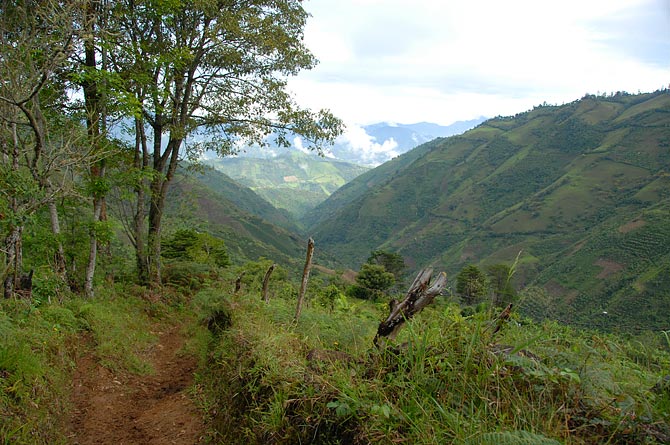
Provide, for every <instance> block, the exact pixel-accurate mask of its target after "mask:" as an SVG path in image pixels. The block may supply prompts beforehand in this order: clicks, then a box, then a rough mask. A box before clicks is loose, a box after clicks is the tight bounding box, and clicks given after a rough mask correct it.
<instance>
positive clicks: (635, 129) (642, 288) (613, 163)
mask: <svg viewBox="0 0 670 445" xmlns="http://www.w3.org/2000/svg"><path fill="white" fill-rule="evenodd" d="M669 147H670V95H669V94H668V93H667V92H657V93H652V94H640V95H629V94H617V95H614V96H611V97H595V96H587V97H584V98H583V99H581V100H579V101H576V102H573V103H570V104H567V105H563V106H542V107H537V108H535V109H534V110H532V111H529V112H526V113H522V114H519V115H516V116H514V117H505V118H502V117H501V118H496V119H491V120H489V121H487V122H485V123H483V124H481V125H480V126H479V127H477V128H475V129H473V130H471V131H469V132H466V133H465V134H463V135H462V136H456V137H451V138H447V139H438V140H435V141H433V142H430V143H428V144H425V145H423V146H421V147H419V148H418V150H419V153H421V155H420V156H418V157H416V158H415V159H414V160H413V162H411V163H406V164H404V165H398V168H395V169H393V168H391V169H389V168H388V166H383V167H381V168H383V169H385V170H384V175H380V176H378V177H376V178H377V179H376V182H375V181H373V184H372V186H371V187H369V188H368V189H367V191H366V193H365V194H361V193H356V194H353V195H351V200H350V201H348V202H345V203H343V200H342V199H341V198H342V196H343V195H341V194H340V193H339V192H338V193H336V194H334V195H333V196H332V197H331V198H330V199H329V200H328V201H327V202H326V203H324V204H323V205H322V206H321V207H320V211H321V213H322V214H324V215H333V216H331V217H329V218H328V219H326V220H311V221H316V222H317V223H315V224H313V225H312V226H311V227H310V228H311V231H312V233H314V237H315V240H317V242H319V243H321V244H322V245H324V246H326V248H328V249H330V250H331V251H332V252H333V253H334V254H335V256H337V257H338V258H340V259H342V260H344V261H347V262H348V263H349V264H352V265H356V264H360V263H361V262H362V261H363V260H365V258H367V256H368V255H369V253H370V251H371V250H374V249H377V248H383V249H387V250H391V251H396V252H399V253H400V254H402V255H403V256H404V257H405V259H406V261H407V262H408V263H409V264H410V266H412V267H415V268H418V267H421V266H423V265H425V264H427V263H433V264H436V265H437V267H440V268H445V269H446V270H447V271H448V272H450V273H451V274H452V275H455V273H456V272H457V271H458V270H460V269H461V268H462V267H463V266H464V265H466V264H469V263H475V264H479V265H486V264H491V263H499V262H506V263H512V262H513V261H514V259H515V258H516V255H517V254H518V253H519V252H520V251H521V252H522V253H521V256H520V268H519V274H518V275H517V279H518V281H519V283H518V284H519V285H527V284H538V285H540V286H541V287H543V288H544V289H545V291H546V292H548V293H549V294H550V296H551V297H552V299H551V310H552V311H551V312H552V314H553V315H554V316H555V317H556V318H559V319H564V320H566V321H571V322H573V323H586V324H589V325H591V324H592V323H594V322H595V323H597V324H598V325H603V326H609V327H612V326H620V327H621V328H622V329H636V328H637V327H639V326H640V325H643V324H645V323H649V324H651V325H653V326H655V327H662V328H667V327H668V326H670V320H668V318H667V315H666V314H667V313H668V311H667V306H668V305H670V302H669V301H670V298H667V297H668V295H670V283H669V282H668V281H669V280H668V278H667V277H668V272H670V269H669V266H668V265H669V264H670V263H669V261H670V242H669V241H670V217H668V216H670V215H669V212H668V206H669V205H670V187H669V182H670V179H669V177H668V172H669V171H670V152H669ZM408 156H410V155H408ZM375 171H377V170H373V171H372V172H369V173H367V174H366V176H367V177H368V178H375V176H374V175H375ZM381 176H385V179H384V180H381ZM363 178H364V177H363V176H362V177H361V178H360V180H362V179H363ZM360 180H359V181H360ZM356 186H357V187H359V188H360V187H361V184H360V182H358V183H357V184H356ZM353 187H354V186H353V185H352V186H350V188H353ZM346 191H347V189H343V191H342V194H344V193H345V192H346ZM344 201H346V200H344ZM546 309H547V308H541V310H538V311H537V315H538V316H544V315H546V314H545V312H546ZM603 312H606V313H607V317H602V316H601V317H597V320H596V321H594V318H593V317H595V315H594V314H603Z"/></svg>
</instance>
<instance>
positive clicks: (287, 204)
mask: <svg viewBox="0 0 670 445" xmlns="http://www.w3.org/2000/svg"><path fill="white" fill-rule="evenodd" d="M208 163H209V164H210V165H212V166H213V167H214V168H216V169H217V170H219V171H221V172H223V173H225V174H226V175H228V176H230V177H231V178H233V179H234V180H235V181H237V182H239V183H240V184H243V185H245V186H247V187H249V188H251V189H252V190H254V191H255V192H256V193H258V194H259V195H260V196H262V197H263V198H265V199H266V200H267V201H268V202H270V203H272V205H274V206H275V207H277V208H279V209H284V210H286V211H288V212H290V213H291V214H293V215H296V216H298V217H300V216H302V215H303V214H304V213H305V212H306V211H307V210H309V209H312V208H313V207H314V206H316V205H317V204H319V203H320V202H322V201H324V200H325V199H326V198H328V196H330V194H331V193H333V192H334V191H335V190H337V189H338V188H340V187H341V186H342V185H344V184H346V183H347V182H349V181H350V180H352V179H353V178H355V177H356V176H358V175H360V174H361V173H363V172H365V171H366V170H368V168H367V167H362V166H359V165H355V164H350V163H348V162H343V161H336V160H333V159H327V158H320V157H317V156H313V155H308V154H305V153H302V152H297V151H296V152H287V153H285V154H282V155H281V156H278V157H276V158H273V159H257V158H248V157H235V158H223V159H213V160H209V161H208Z"/></svg>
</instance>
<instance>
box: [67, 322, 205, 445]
mask: <svg viewBox="0 0 670 445" xmlns="http://www.w3.org/2000/svg"><path fill="white" fill-rule="evenodd" d="M158 335H159V340H158V343H157V344H156V345H155V346H154V347H153V348H152V351H150V352H149V355H148V357H147V360H148V361H149V362H150V363H151V364H152V366H153V369H154V370H155V373H154V374H151V375H141V376H138V375H132V374H125V373H118V374H115V373H113V372H112V371H110V370H109V369H107V368H104V367H102V366H100V364H99V363H98V362H97V360H96V359H95V357H94V356H92V355H90V354H89V355H86V356H84V357H82V358H81V359H80V360H79V361H78V363H77V371H76V372H75V376H74V387H73V396H72V401H73V405H74V412H73V415H72V418H71V422H70V433H69V439H70V443H72V444H77V445H87V444H102V445H105V444H109V445H112V444H113V445H131V444H142V445H168V444H170V445H172V444H177V445H194V444H198V443H202V442H203V441H204V436H205V425H204V423H203V420H202V416H201V415H200V414H199V413H198V410H197V409H196V407H195V406H194V405H193V402H192V401H191V400H190V399H189V396H188V394H187V390H188V388H189V386H191V385H192V383H193V372H194V371H195V368H196V360H195V358H194V357H192V356H190V355H187V354H179V350H180V349H181V347H182V344H183V342H184V339H183V337H182V335H181V334H180V331H179V327H171V328H169V329H166V331H165V332H158Z"/></svg>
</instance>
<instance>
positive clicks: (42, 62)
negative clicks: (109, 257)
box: [0, 0, 89, 296]
mask: <svg viewBox="0 0 670 445" xmlns="http://www.w3.org/2000/svg"><path fill="white" fill-rule="evenodd" d="M76 8H77V4H76V2H66V3H62V2H56V1H44V2H32V1H23V0H17V1H7V2H3V3H2V4H1V5H0V147H1V150H2V157H1V159H0V170H1V172H0V173H2V174H1V175H0V185H2V187H1V188H0V189H1V190H2V195H4V196H3V197H5V198H6V202H7V204H6V205H5V206H3V207H4V208H2V209H1V210H2V217H1V218H0V220H2V223H1V224H2V229H3V230H2V233H3V238H4V240H3V246H2V251H3V253H4V258H5V261H4V262H5V267H4V270H3V271H2V278H3V286H4V294H5V296H10V295H11V294H12V293H13V290H14V286H15V283H17V281H18V276H19V274H20V273H21V267H22V258H23V251H22V236H23V230H24V226H25V223H26V221H27V219H28V218H30V217H31V216H32V215H34V214H35V212H37V210H39V209H41V208H43V207H45V206H46V207H48V210H49V217H50V222H51V230H52V232H53V234H54V238H55V240H56V243H55V244H56V249H55V252H54V269H55V272H56V274H57V275H58V276H60V277H61V278H63V279H66V273H67V271H66V263H65V255H64V251H63V246H62V243H61V242H60V221H59V217H58V210H57V206H56V199H57V198H58V197H62V196H64V195H65V194H66V190H67V189H68V188H69V187H70V184H69V179H68V174H67V173H69V172H71V171H72V170H77V169H78V168H79V166H80V165H86V163H87V162H88V161H89V157H88V155H87V154H86V151H85V150H81V147H80V144H79V142H80V141H79V128H78V127H79V125H78V122H76V120H74V119H71V118H70V117H68V116H67V115H65V114H64V113H62V112H61V110H62V109H63V108H65V107H64V103H65V102H66V98H67V94H66V92H65V87H64V85H63V83H62V82H59V81H58V80H57V74H58V73H59V72H60V71H61V70H62V69H63V67H64V65H65V61H66V60H67V57H68V55H69V53H70V52H71V51H72V45H73V41H74V40H75V39H76V37H77V35H76V30H75V28H74V27H73V26H72V24H71V23H72V20H71V17H72V16H73V14H76V10H77V9H76Z"/></svg>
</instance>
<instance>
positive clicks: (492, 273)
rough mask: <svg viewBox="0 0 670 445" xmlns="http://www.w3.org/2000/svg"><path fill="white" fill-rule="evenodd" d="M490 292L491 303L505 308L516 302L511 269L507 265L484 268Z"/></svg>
mask: <svg viewBox="0 0 670 445" xmlns="http://www.w3.org/2000/svg"><path fill="white" fill-rule="evenodd" d="M486 273H487V275H488V277H489V283H490V284H491V291H492V303H493V305H494V306H497V307H505V306H507V305H508V304H510V303H513V302H514V301H515V300H516V290H515V289H514V286H513V285H512V274H513V271H512V268H511V267H510V266H508V265H507V264H493V265H491V266H488V267H487V268H486Z"/></svg>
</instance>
